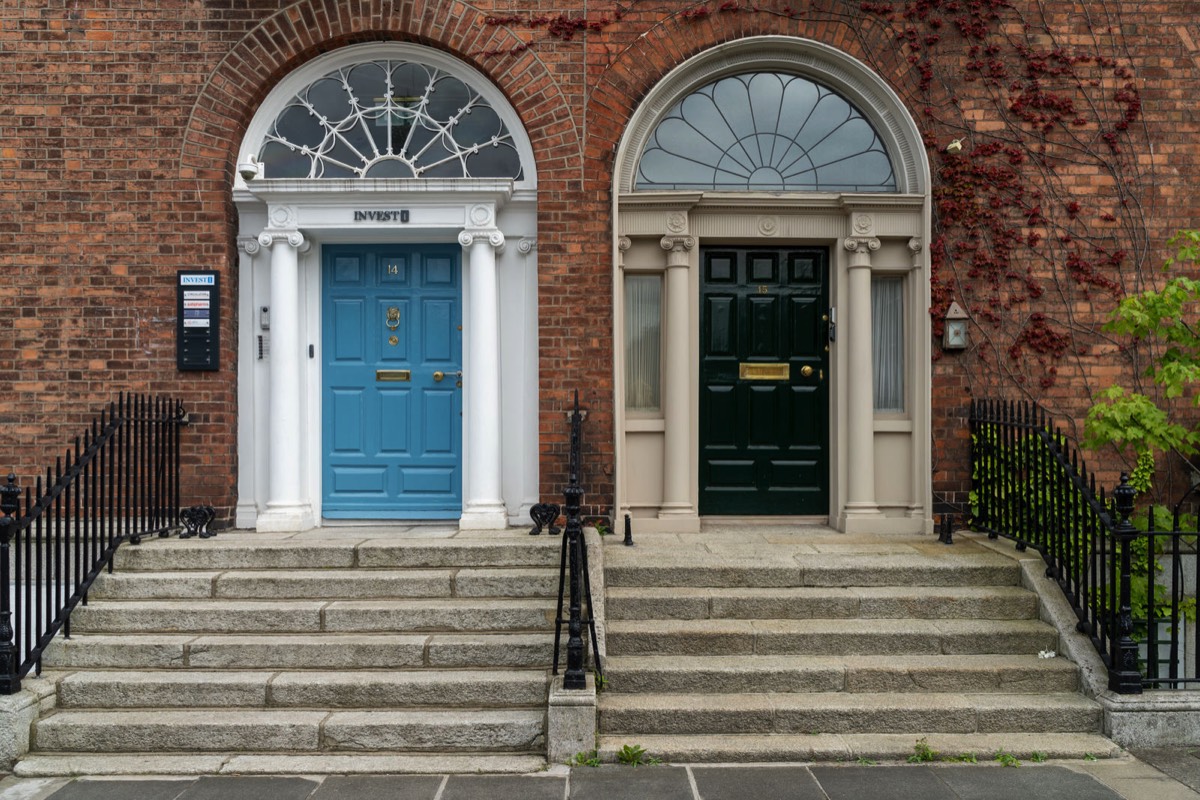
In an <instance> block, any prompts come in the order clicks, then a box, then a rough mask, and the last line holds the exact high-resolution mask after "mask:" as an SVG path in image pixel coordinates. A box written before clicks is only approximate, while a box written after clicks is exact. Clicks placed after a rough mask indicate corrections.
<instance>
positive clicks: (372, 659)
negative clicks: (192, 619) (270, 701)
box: [43, 632, 554, 670]
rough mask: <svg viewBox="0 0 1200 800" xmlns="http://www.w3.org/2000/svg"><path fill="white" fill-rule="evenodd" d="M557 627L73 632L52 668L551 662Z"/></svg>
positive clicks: (51, 653)
mask: <svg viewBox="0 0 1200 800" xmlns="http://www.w3.org/2000/svg"><path fill="white" fill-rule="evenodd" d="M553 644H554V642H553V634H550V633H440V632H432V633H411V634H385V633H373V634H372V633H320V634H257V635H252V634H244V635H233V634H207V635H188V634H144V635H136V636H133V635H121V634H113V635H78V634H77V635H72V637H71V638H70V639H61V638H59V639H55V640H54V642H53V643H51V645H50V647H49V648H48V649H47V651H46V655H45V657H44V658H43V666H44V668H45V669H131V670H137V669H143V670H146V669H180V668H184V669H189V668H195V669H275V670H293V669H320V670H341V669H346V670H354V669H414V668H419V667H435V668H437V667H449V668H489V667H500V668H512V667H517V668H533V667H541V668H545V666H546V664H547V662H548V661H549V658H550V653H551V652H552V648H553Z"/></svg>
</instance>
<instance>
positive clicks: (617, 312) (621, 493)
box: [613, 236, 633, 530]
mask: <svg viewBox="0 0 1200 800" xmlns="http://www.w3.org/2000/svg"><path fill="white" fill-rule="evenodd" d="M632 246H633V240H631V239H630V238H629V237H628V236H621V237H620V238H618V239H617V275H616V291H615V292H614V294H613V312H614V313H613V317H614V319H613V322H614V329H613V341H614V342H616V343H617V347H618V348H621V351H620V352H619V355H618V358H617V363H619V364H620V365H621V369H619V370H617V372H616V374H615V375H614V376H613V378H614V380H613V388H614V389H615V391H614V392H613V402H614V406H613V407H614V408H615V409H616V410H617V419H618V420H619V422H618V424H617V441H616V452H615V453H614V455H615V456H616V459H617V497H616V502H617V504H618V505H617V518H616V519H615V520H613V524H614V525H616V526H617V530H621V526H622V525H624V524H625V522H624V521H625V515H626V514H628V513H629V483H628V481H629V477H628V476H629V470H628V469H627V467H626V463H625V462H626V453H625V444H626V441H627V437H626V432H625V376H626V374H627V371H628V369H629V364H628V363H627V362H626V353H625V352H624V348H625V344H626V343H625V336H626V333H625V314H626V313H627V312H626V310H625V253H627V252H628V251H629V248H630V247H632Z"/></svg>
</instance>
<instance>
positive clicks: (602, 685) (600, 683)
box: [592, 672, 608, 692]
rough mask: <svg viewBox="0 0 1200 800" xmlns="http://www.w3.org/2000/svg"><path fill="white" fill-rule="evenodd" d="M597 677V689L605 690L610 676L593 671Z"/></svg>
mask: <svg viewBox="0 0 1200 800" xmlns="http://www.w3.org/2000/svg"><path fill="white" fill-rule="evenodd" d="M592 674H593V675H594V676H595V677H596V691H597V692H603V691H604V690H605V689H607V688H608V678H607V677H605V676H604V675H601V674H600V673H599V672H593V673H592Z"/></svg>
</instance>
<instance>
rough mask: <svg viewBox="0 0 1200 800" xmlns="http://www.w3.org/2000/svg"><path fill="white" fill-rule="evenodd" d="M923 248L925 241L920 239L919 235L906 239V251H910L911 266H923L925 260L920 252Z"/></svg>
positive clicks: (917, 267)
mask: <svg viewBox="0 0 1200 800" xmlns="http://www.w3.org/2000/svg"><path fill="white" fill-rule="evenodd" d="M924 250H925V243H924V242H923V241H921V237H919V236H914V237H913V238H911V239H909V240H908V252H910V253H912V268H913V269H920V268H921V267H923V266H925V261H924V259H923V258H922V257H921V254H922V253H923V252H924Z"/></svg>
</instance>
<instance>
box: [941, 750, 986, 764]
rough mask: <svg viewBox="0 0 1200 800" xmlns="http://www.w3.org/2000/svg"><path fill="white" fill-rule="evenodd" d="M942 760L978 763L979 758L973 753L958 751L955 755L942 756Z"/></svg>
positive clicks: (958, 762)
mask: <svg viewBox="0 0 1200 800" xmlns="http://www.w3.org/2000/svg"><path fill="white" fill-rule="evenodd" d="M942 760H943V761H951V762H954V763H957V764H978V763H979V759H978V758H976V757H975V754H974V753H959V754H958V755H956V756H943V758H942Z"/></svg>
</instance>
